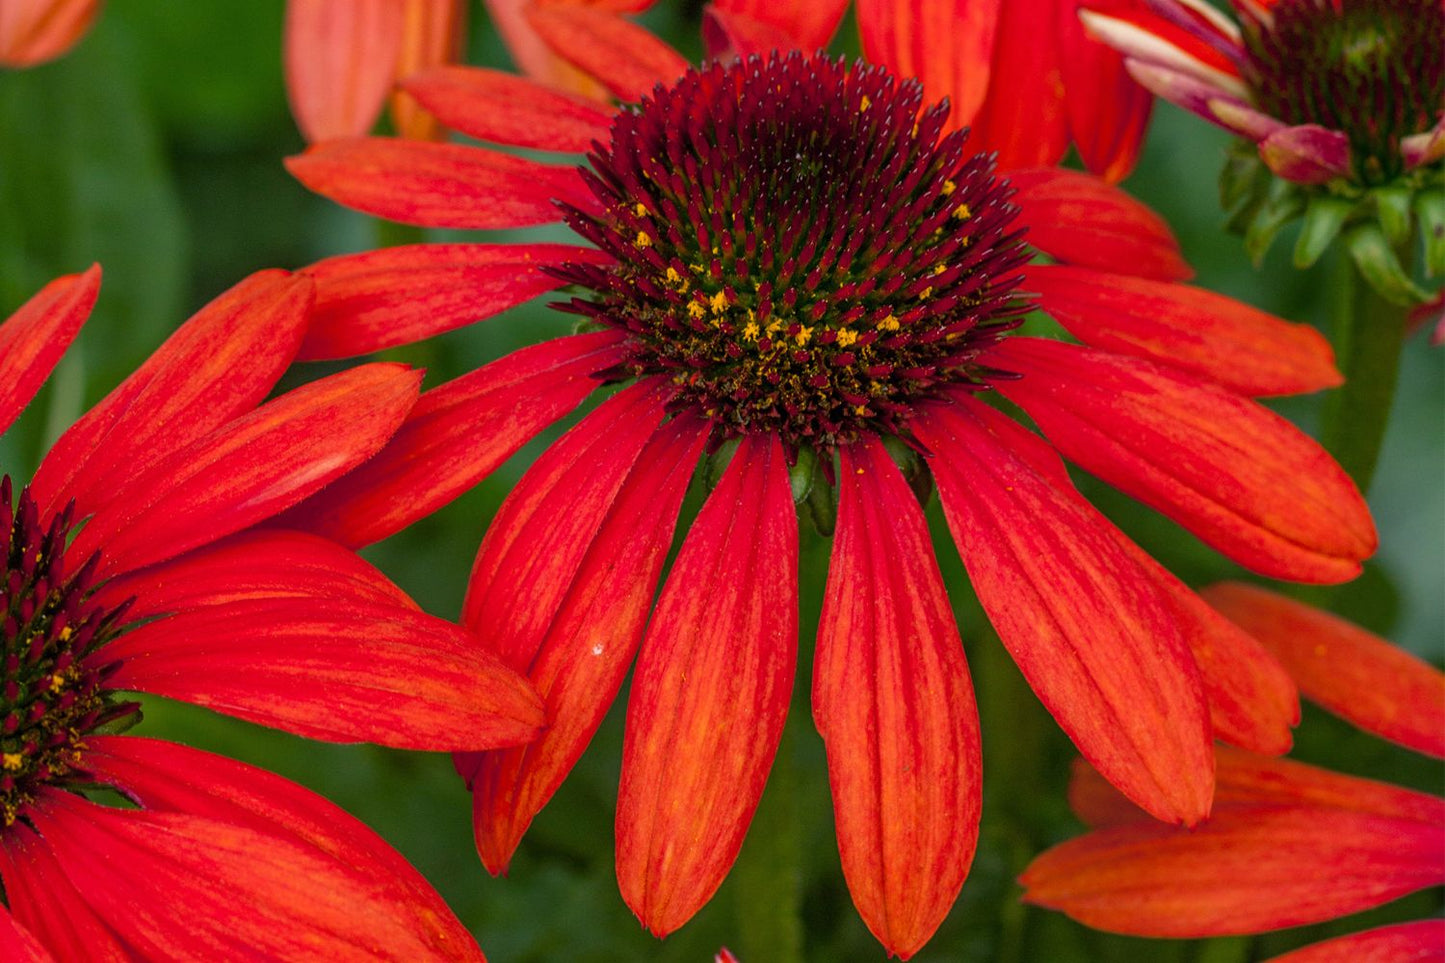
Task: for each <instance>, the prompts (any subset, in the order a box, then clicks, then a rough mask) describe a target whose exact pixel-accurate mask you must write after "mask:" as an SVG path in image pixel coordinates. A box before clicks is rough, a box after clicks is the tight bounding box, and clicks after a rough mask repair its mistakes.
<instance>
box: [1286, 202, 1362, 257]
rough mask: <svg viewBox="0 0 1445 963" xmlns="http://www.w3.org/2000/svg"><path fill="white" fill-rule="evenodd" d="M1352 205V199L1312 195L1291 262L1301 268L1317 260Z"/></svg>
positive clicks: (1341, 224)
mask: <svg viewBox="0 0 1445 963" xmlns="http://www.w3.org/2000/svg"><path fill="white" fill-rule="evenodd" d="M1354 209H1355V204H1354V202H1353V201H1347V200H1345V199H1343V198H1340V197H1331V196H1329V195H1327V194H1322V195H1320V196H1318V197H1314V198H1312V199H1311V200H1310V203H1309V207H1307V208H1305V218H1304V225H1303V226H1302V227H1301V228H1300V235H1299V240H1298V241H1296V242H1295V246H1294V266H1295V267H1297V268H1299V269H1301V270H1303V269H1305V268H1307V267H1309V266H1310V265H1312V264H1314V263H1315V262H1316V261H1318V260H1319V259H1320V255H1321V254H1323V253H1325V250H1326V249H1327V248H1328V247H1329V246H1330V242H1331V241H1333V240H1334V239H1335V237H1336V236H1337V235H1338V234H1339V233H1340V228H1341V227H1343V226H1344V224H1345V220H1346V218H1348V217H1349V216H1350V212H1351V211H1353V210H1354Z"/></svg>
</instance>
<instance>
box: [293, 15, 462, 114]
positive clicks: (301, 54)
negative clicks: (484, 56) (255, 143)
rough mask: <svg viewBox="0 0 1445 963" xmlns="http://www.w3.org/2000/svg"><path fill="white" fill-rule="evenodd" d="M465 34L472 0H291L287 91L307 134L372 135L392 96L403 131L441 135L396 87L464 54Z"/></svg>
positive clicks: (392, 104)
mask: <svg viewBox="0 0 1445 963" xmlns="http://www.w3.org/2000/svg"><path fill="white" fill-rule="evenodd" d="M465 37H466V3H465V0H288V2H287V4H286V31H285V39H284V43H285V51H286V90H287V93H288V96H289V97H290V100H291V112H292V113H293V114H294V115H295V117H296V124H297V126H299V127H300V128H301V133H302V135H303V136H305V137H306V139H307V140H308V141H318V140H328V139H331V138H334V137H355V136H359V135H361V134H365V133H367V132H369V131H370V130H371V128H372V127H373V126H374V125H375V124H376V119H377V117H378V116H380V114H381V109H382V106H383V105H384V104H385V103H386V101H387V99H388V97H390V99H391V119H392V124H393V126H394V127H395V128H396V131H397V133H399V134H400V135H401V136H403V137H412V138H416V139H418V140H426V139H434V138H436V137H437V136H439V134H440V128H439V127H438V125H437V123H436V121H435V120H434V119H433V118H432V117H431V116H429V115H428V114H427V113H426V112H425V111H422V110H419V109H418V108H417V106H416V104H415V103H414V102H413V101H412V100H411V98H409V97H407V96H406V95H405V94H400V93H395V92H394V91H393V88H394V87H395V86H396V81H397V78H399V77H405V76H406V75H407V74H410V73H415V72H416V71H418V70H424V69H427V68H429V67H436V66H440V65H441V64H446V63H451V62H452V61H454V60H456V59H457V56H458V55H459V54H460V53H461V47H462V43H463V41H464V39H465Z"/></svg>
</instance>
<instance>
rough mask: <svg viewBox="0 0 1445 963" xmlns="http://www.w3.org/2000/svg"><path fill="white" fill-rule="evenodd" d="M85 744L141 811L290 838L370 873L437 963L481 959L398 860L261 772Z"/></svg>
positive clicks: (142, 745)
mask: <svg viewBox="0 0 1445 963" xmlns="http://www.w3.org/2000/svg"><path fill="white" fill-rule="evenodd" d="M86 742H87V749H86V757H85V758H86V764H87V766H88V767H89V768H90V770H91V771H92V772H93V773H94V774H95V775H96V777H97V778H98V779H99V780H100V781H101V782H104V783H106V784H108V785H113V786H116V787H118V788H121V789H123V790H124V792H125V793H126V795H127V796H129V797H130V798H131V799H134V800H135V801H136V802H137V803H139V804H140V805H141V806H142V807H144V808H145V809H149V810H153V811H161V812H174V813H188V814H191V815H195V816H204V817H206V818H208V819H214V820H217V821H219V822H223V823H227V824H230V825H237V826H246V827H248V828H250V829H253V830H255V831H257V832H262V833H267V834H270V835H278V836H279V835H290V836H293V837H295V839H297V840H298V841H300V842H303V843H306V844H308V845H310V846H314V847H315V848H317V849H319V850H321V852H323V853H325V854H326V855H327V856H329V857H331V858H333V859H337V860H340V861H341V862H344V863H346V864H348V865H349V866H351V867H352V868H354V869H355V870H356V871H358V872H366V873H369V874H370V875H371V877H372V879H373V880H374V881H375V883H376V884H377V885H378V886H379V887H382V888H384V889H385V890H386V891H389V893H390V896H391V905H392V907H393V909H394V911H395V912H397V913H398V915H403V916H405V917H407V918H409V923H410V925H411V927H412V929H413V930H414V931H415V932H416V934H417V936H418V937H420V938H422V939H424V940H425V941H426V942H427V945H428V949H429V950H430V952H431V953H432V954H433V955H434V956H435V957H436V958H442V959H449V960H481V959H482V955H481V951H480V950H478V949H477V946H476V942H475V941H474V940H473V939H472V937H471V934H469V933H468V932H467V930H466V928H465V927H464V926H462V924H461V923H460V922H459V921H458V920H457V918H456V916H455V915H454V914H453V913H452V911H451V910H450V909H449V908H448V907H447V904H446V902H445V901H444V900H442V898H441V897H440V896H439V895H437V892H436V890H434V889H432V888H431V886H430V885H429V884H428V883H427V881H426V880H425V879H423V878H422V875H421V874H420V873H418V872H417V871H416V869H415V868H413V867H412V865H411V864H410V863H408V862H407V861H406V859H405V858H403V857H402V856H401V854H400V853H398V852H397V851H396V850H394V849H392V848H391V847H390V846H389V845H387V843H386V841H385V840H383V839H382V838H381V837H380V836H378V835H377V834H376V833H374V832H372V831H371V830H370V829H368V828H367V827H366V825H365V824H363V823H362V822H361V821H360V820H358V819H356V818H355V817H353V816H352V815H350V814H349V813H347V812H345V811H343V810H342V809H340V808H339V807H337V806H336V805H334V804H333V803H331V802H328V801H327V800H325V799H323V798H322V797H321V796H318V795H317V794H316V793H314V792H311V791H310V790H309V789H303V788H302V787H300V786H298V785H296V784H295V783H294V782H291V781H290V780H287V779H282V778H281V777H280V776H276V775H273V774H271V773H269V772H266V771H265V770H264V769H257V768H255V767H254V766H248V765H246V764H245V763H242V762H236V761H234V760H231V759H227V758H225V757H224V756H216V755H212V754H211V753H208V752H202V751H200V750H198V749H191V748H189V747H187V746H180V745H176V744H175V743H171V742H162V741H160V740H157V739H146V738H136V737H133V736H93V737H91V738H90V739H87V740H86ZM428 958H432V957H428Z"/></svg>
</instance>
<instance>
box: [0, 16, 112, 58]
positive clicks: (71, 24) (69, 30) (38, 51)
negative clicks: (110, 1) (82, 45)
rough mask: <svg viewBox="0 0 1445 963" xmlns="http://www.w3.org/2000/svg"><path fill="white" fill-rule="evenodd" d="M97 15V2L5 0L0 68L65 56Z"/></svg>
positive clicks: (2, 17) (1, 25)
mask: <svg viewBox="0 0 1445 963" xmlns="http://www.w3.org/2000/svg"><path fill="white" fill-rule="evenodd" d="M99 12H100V0H5V3H4V4H3V5H0V67H16V68H19V67H33V66H35V65H36V64H39V63H44V62H45V61H47V60H52V59H54V58H55V57H59V56H60V55H61V54H63V53H65V52H66V51H67V50H69V49H70V48H71V46H73V45H74V44H75V42H76V41H78V40H79V39H80V38H81V37H82V36H83V35H84V34H85V32H86V31H87V30H89V29H90V24H91V21H93V20H94V19H95V15H96V14H98V13H99Z"/></svg>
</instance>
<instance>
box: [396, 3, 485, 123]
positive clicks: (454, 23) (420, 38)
mask: <svg viewBox="0 0 1445 963" xmlns="http://www.w3.org/2000/svg"><path fill="white" fill-rule="evenodd" d="M469 6H470V4H469V3H468V2H467V0H407V2H406V4H405V10H406V25H405V27H404V30H405V33H404V35H403V37H402V43H401V56H400V57H399V58H398V59H397V63H396V76H397V77H398V78H405V77H409V76H411V75H412V74H416V73H420V72H422V71H424V70H429V69H431V68H433V67H438V66H440V65H442V64H449V63H452V62H453V61H456V60H459V59H461V57H462V54H463V52H464V51H463V48H465V46H466V43H467V8H468V7H469ZM390 112H391V126H392V128H393V129H395V130H396V132H397V135H398V136H400V137H405V138H407V139H408V140H444V139H446V134H445V132H444V131H442V129H441V125H440V124H439V123H438V122H437V119H436V118H435V117H433V116H432V115H431V114H430V113H428V112H427V111H426V110H424V109H423V108H422V107H421V106H420V105H419V104H418V103H417V102H416V100H414V99H413V98H412V97H411V95H410V94H408V93H406V92H405V91H401V90H397V91H394V92H393V93H392V95H391V98H390Z"/></svg>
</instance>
